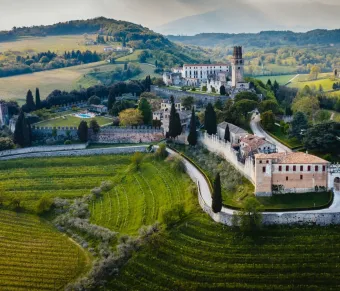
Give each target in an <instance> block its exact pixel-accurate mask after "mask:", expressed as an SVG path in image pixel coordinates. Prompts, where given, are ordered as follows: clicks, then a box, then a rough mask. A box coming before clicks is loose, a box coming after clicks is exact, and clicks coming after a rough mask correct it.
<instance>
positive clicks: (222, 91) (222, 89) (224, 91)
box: [220, 85, 227, 96]
mask: <svg viewBox="0 0 340 291" xmlns="http://www.w3.org/2000/svg"><path fill="white" fill-rule="evenodd" d="M220 94H221V95H223V96H224V95H226V94H227V91H226V90H225V86H224V85H222V86H221V87H220Z"/></svg>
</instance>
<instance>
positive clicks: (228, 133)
mask: <svg viewBox="0 0 340 291" xmlns="http://www.w3.org/2000/svg"><path fill="white" fill-rule="evenodd" d="M224 140H225V142H230V130H229V124H227V126H226V127H225V131H224Z"/></svg>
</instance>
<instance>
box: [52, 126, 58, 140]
mask: <svg viewBox="0 0 340 291" xmlns="http://www.w3.org/2000/svg"><path fill="white" fill-rule="evenodd" d="M57 135H58V131H57V128H56V127H53V129H52V136H53V137H54V138H56V137H57Z"/></svg>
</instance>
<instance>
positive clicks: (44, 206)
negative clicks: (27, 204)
mask: <svg viewBox="0 0 340 291" xmlns="http://www.w3.org/2000/svg"><path fill="white" fill-rule="evenodd" d="M52 205H53V199H52V198H51V197H48V196H46V195H44V196H42V197H41V198H40V199H39V201H38V205H37V213H39V214H42V213H44V212H47V211H49V210H50V209H51V206H52Z"/></svg>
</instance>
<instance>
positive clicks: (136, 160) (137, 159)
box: [131, 152, 143, 171]
mask: <svg viewBox="0 0 340 291" xmlns="http://www.w3.org/2000/svg"><path fill="white" fill-rule="evenodd" d="M142 161H143V154H142V153H140V152H137V153H134V154H133V156H132V158H131V164H132V166H133V168H134V170H136V171H139V170H140V167H141V164H142Z"/></svg>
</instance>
